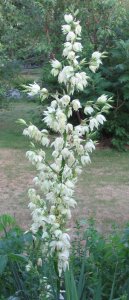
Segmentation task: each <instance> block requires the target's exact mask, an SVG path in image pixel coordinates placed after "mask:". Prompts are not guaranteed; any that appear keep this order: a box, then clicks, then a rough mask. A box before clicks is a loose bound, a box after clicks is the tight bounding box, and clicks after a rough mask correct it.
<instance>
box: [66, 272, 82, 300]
mask: <svg viewBox="0 0 129 300" xmlns="http://www.w3.org/2000/svg"><path fill="white" fill-rule="evenodd" d="M65 289H66V300H73V299H74V300H79V299H78V295H77V288H76V283H75V280H74V276H73V272H72V271H71V270H66V271H65Z"/></svg>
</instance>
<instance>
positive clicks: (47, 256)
mask: <svg viewBox="0 0 129 300" xmlns="http://www.w3.org/2000/svg"><path fill="white" fill-rule="evenodd" d="M76 16H77V12H75V14H73V15H72V14H71V13H69V14H66V15H65V17H64V18H65V21H66V24H65V25H63V26H62V31H63V33H64V35H66V43H65V44H64V50H63V56H64V57H65V58H66V62H67V65H65V64H64V62H63V64H62V63H60V62H59V61H58V60H56V59H54V60H52V61H51V64H52V75H53V76H54V77H58V81H59V83H60V84H62V87H63V89H62V93H61V92H56V94H49V92H48V90H47V89H46V88H40V87H39V85H38V84H37V83H34V84H30V85H29V86H27V87H26V88H27V89H28V91H29V95H30V96H35V95H37V94H40V96H41V99H42V100H45V99H47V98H48V97H49V96H50V97H52V99H54V100H53V101H52V102H51V105H50V106H49V107H48V108H47V109H46V110H45V111H44V115H45V117H44V122H45V123H46V125H47V126H48V127H49V128H50V129H51V130H53V132H55V136H54V139H53V140H51V139H50V136H49V131H48V130H46V129H42V130H39V129H38V128H37V127H36V126H34V125H32V124H27V122H26V121H24V120H23V119H20V120H19V121H20V123H22V124H23V125H24V126H26V128H25V129H24V131H23V134H24V135H25V136H29V138H30V139H31V147H32V149H31V150H30V151H27V153H26V155H27V157H28V158H29V160H30V161H31V162H32V165H34V166H35V167H36V171H37V176H36V177H35V178H34V180H33V182H34V184H35V186H36V188H31V189H30V190H29V198H30V203H29V207H30V209H31V211H32V221H33V223H32V225H31V230H30V233H25V234H23V233H22V231H21V230H20V229H19V228H17V227H15V226H14V223H15V222H14V220H13V219H12V218H10V217H9V216H6V215H4V216H2V217H1V219H0V225H1V232H2V239H1V247H0V250H1V257H0V258H1V275H2V278H1V280H3V281H4V282H5V278H6V277H7V276H9V273H10V270H12V274H13V280H12V281H10V277H9V281H8V284H9V285H8V288H6V290H4V289H3V288H2V289H1V293H2V297H6V298H7V297H8V296H11V295H12V298H13V299H14V298H15V299H30V298H31V299H32V300H33V299H41V300H43V299H44V300H45V299H67V300H70V299H71V300H72V299H82V300H83V299H86V297H87V299H102V298H103V299H115V298H116V297H117V299H128V282H127V278H128V268H127V270H126V273H125V274H124V272H123V270H124V269H125V266H127V257H128V251H127V252H126V250H125V249H126V248H128V242H127V241H128V228H127V229H126V233H124V234H123V235H122V236H121V235H118V234H117V233H114V235H113V238H112V236H110V239H109V240H108V239H107V240H106V239H104V238H102V237H101V235H100V234H99V233H97V231H96V230H95V228H94V226H93V223H92V222H90V225H89V228H88V229H87V230H86V233H85V234H84V236H81V235H80V234H82V232H81V233H79V229H80V227H81V225H80V223H77V225H76V228H77V229H78V231H77V236H78V238H77V239H74V241H73V242H71V244H70V234H69V233H68V229H67V228H66V226H67V221H68V220H69V219H71V208H74V207H75V205H76V201H75V199H74V198H73V191H74V186H75V183H76V182H77V176H78V175H80V172H81V169H82V168H81V165H82V166H86V165H87V164H89V163H90V153H91V152H92V150H94V149H95V141H94V140H93V137H94V134H95V131H96V130H97V129H98V127H99V125H103V123H104V121H105V120H106V118H105V116H104V115H103V114H106V112H108V110H109V108H110V107H111V106H110V104H109V102H110V101H111V99H107V96H106V95H102V96H100V97H99V98H98V99H97V100H96V103H94V102H92V101H89V102H87V103H86V105H85V108H84V114H85V118H84V119H83V120H81V123H80V124H79V125H77V126H75V127H73V125H72V124H70V123H69V117H70V116H71V115H72V112H73V111H75V112H77V113H79V109H80V108H81V103H80V101H79V99H78V98H77V99H75V98H74V91H76V92H77V93H78V92H79V91H83V89H84V88H85V87H86V86H87V84H88V80H89V76H87V75H86V73H85V72H82V71H81V67H82V66H83V65H84V64H85V63H86V61H85V60H80V57H79V52H81V51H82V45H81V43H80V36H81V26H80V24H79V21H77V20H76ZM103 56H104V53H102V54H101V53H100V52H98V51H96V52H94V53H93V54H92V57H91V60H90V62H89V63H87V64H88V65H89V69H90V70H91V71H92V72H95V71H96V70H97V69H98V67H99V65H100V64H101V63H102V61H101V58H102V57H103ZM48 147H51V148H52V154H51V158H50V159H49V157H48V151H47V150H45V148H46V149H47V148H48ZM8 227H9V228H8ZM10 227H11V229H10ZM3 232H4V234H3ZM84 241H85V243H84ZM114 241H115V242H114ZM13 246H14V247H13ZM70 248H71V251H70ZM112 249H114V251H113V255H111V253H112ZM102 258H103V260H102ZM108 258H109V259H108ZM119 258H120V259H119ZM110 259H111V260H110ZM120 262H121V263H120ZM106 263H107V268H109V274H110V278H109V276H108V272H107V268H106V272H105V267H106V266H105V265H106ZM103 264H104V265H103ZM118 265H119V268H118ZM4 271H5V272H7V273H5V272H4ZM104 275H105V277H104ZM107 279H109V281H108V282H107ZM119 279H121V281H119ZM87 283H88V284H87ZM10 285H11V288H10ZM6 286H7V285H6ZM2 287H3V285H2ZM8 291H9V292H8ZM9 293H11V294H10V295H9ZM114 297H115V298H114Z"/></svg>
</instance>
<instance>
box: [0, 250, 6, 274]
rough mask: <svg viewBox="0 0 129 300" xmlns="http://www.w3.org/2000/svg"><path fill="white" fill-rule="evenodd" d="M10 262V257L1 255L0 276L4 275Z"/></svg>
mask: <svg viewBox="0 0 129 300" xmlns="http://www.w3.org/2000/svg"><path fill="white" fill-rule="evenodd" d="M7 262H8V256H7V255H0V275H2V274H3V272H4V270H5V268H6V265H7Z"/></svg>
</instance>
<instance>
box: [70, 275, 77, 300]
mask: <svg viewBox="0 0 129 300" xmlns="http://www.w3.org/2000/svg"><path fill="white" fill-rule="evenodd" d="M71 286H72V289H71V292H72V298H71V300H72V299H74V300H79V298H78V294H77V287H76V283H75V280H74V276H73V272H72V271H71Z"/></svg>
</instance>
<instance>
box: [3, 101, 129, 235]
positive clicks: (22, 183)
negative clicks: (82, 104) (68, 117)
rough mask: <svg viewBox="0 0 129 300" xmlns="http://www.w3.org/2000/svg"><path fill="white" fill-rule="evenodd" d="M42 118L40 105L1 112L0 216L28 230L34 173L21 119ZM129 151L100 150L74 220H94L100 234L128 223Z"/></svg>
mask: <svg viewBox="0 0 129 300" xmlns="http://www.w3.org/2000/svg"><path fill="white" fill-rule="evenodd" d="M40 114H41V108H40V107H39V105H38V104H36V103H32V102H29V101H28V102H22V101H17V102H11V103H10V106H9V107H8V109H6V110H1V111H0V212H1V213H7V212H8V213H11V214H13V215H15V216H16V218H17V220H18V222H19V223H20V224H21V225H22V226H23V227H25V228H26V227H27V226H28V224H29V223H30V221H31V217H30V212H29V210H28V208H27V203H28V199H27V190H28V188H29V187H31V186H32V179H33V177H34V175H35V170H34V169H33V167H32V166H31V165H30V163H29V162H28V161H27V159H26V157H25V152H26V150H27V149H29V142H28V140H27V139H26V138H25V137H23V136H22V127H21V126H20V125H18V124H17V123H16V120H17V119H18V118H24V119H25V120H26V121H30V122H31V121H32V122H35V121H36V120H37V118H38V117H39V115H40ZM128 166H129V151H127V152H122V153H119V152H116V151H114V150H112V149H97V150H96V151H95V152H94V154H93V155H92V164H91V165H89V166H87V167H86V168H85V169H84V170H83V173H82V175H81V177H80V178H79V181H78V184H77V187H76V191H75V198H76V199H77V201H78V207H77V208H76V209H75V210H74V211H73V212H72V214H73V216H74V217H73V219H74V220H75V219H76V218H78V217H79V216H80V218H83V219H84V218H88V217H91V216H92V217H95V218H96V220H97V224H98V227H99V229H100V230H102V231H107V230H108V229H110V226H111V223H112V222H117V223H119V224H122V223H124V222H127V221H128V220H129V203H128V202H129V167H128Z"/></svg>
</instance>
